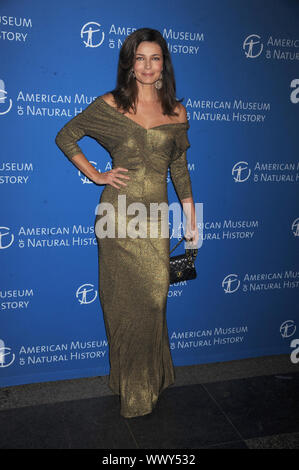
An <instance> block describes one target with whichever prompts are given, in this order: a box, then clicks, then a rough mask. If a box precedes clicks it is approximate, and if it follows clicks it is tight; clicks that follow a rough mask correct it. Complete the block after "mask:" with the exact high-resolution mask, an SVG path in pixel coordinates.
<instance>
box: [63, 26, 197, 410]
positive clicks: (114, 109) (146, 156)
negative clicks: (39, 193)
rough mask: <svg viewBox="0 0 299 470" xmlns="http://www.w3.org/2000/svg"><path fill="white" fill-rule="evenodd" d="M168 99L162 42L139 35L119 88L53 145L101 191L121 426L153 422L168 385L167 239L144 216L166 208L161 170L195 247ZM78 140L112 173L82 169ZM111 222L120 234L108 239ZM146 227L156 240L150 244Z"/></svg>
mask: <svg viewBox="0 0 299 470" xmlns="http://www.w3.org/2000/svg"><path fill="white" fill-rule="evenodd" d="M175 91H176V87H175V79H174V73H173V67H172V63H171V58H170V54H169V51H168V47H167V43H166V41H165V40H164V38H163V37H162V35H161V34H160V32H159V31H157V30H153V29H149V28H141V29H139V30H137V31H134V32H133V33H132V34H131V35H130V36H128V37H127V38H126V40H125V41H124V43H123V45H122V48H121V50H120V55H119V63H118V80H117V86H116V88H115V89H114V90H113V91H111V92H109V93H106V94H104V95H102V96H99V97H98V98H96V99H95V100H94V101H93V102H92V103H91V104H90V105H89V106H88V107H87V108H86V109H85V110H84V111H83V112H82V113H80V114H78V115H77V116H76V117H74V118H73V119H71V120H70V121H69V122H68V123H67V124H66V125H65V126H64V127H63V128H62V129H61V130H60V131H59V132H58V134H57V136H56V143H57V145H58V146H59V148H60V149H61V150H62V151H63V152H64V154H65V155H66V156H67V157H68V158H69V160H70V161H72V163H74V165H75V166H76V167H77V168H79V169H80V171H81V172H83V173H84V174H85V175H86V176H87V177H88V178H89V179H91V180H92V181H93V182H94V183H96V184H104V185H105V188H104V190H103V191H102V193H101V197H100V201H99V202H100V204H99V206H98V207H99V209H98V213H97V215H96V219H95V233H96V237H97V242H98V254H99V295H100V301H101V306H102V310H103V315H104V321H105V327H106V333H107V339H108V343H109V360H110V374H109V387H110V388H111V390H112V391H113V392H114V393H116V394H118V395H119V396H120V414H121V415H122V416H123V417H125V418H131V417H136V416H142V415H145V414H148V413H151V412H152V410H153V408H154V406H155V404H156V403H157V400H158V397H159V394H160V393H161V392H162V390H164V389H165V388H166V387H168V386H169V385H171V384H173V383H174V380H175V375H174V367H173V362H172V358H171V353H170V347H169V338H168V331H167V323H166V303H167V294H168V290H169V231H168V233H167V236H165V234H164V235H163V234H162V232H163V230H162V226H163V220H162V219H163V217H160V216H158V217H155V216H153V215H151V213H150V206H151V204H153V203H162V202H164V203H166V204H168V197H167V171H168V168H170V175H171V178H172V181H173V183H174V186H175V189H176V191H177V194H178V197H179V199H180V201H181V203H182V206H183V208H184V212H185V214H186V215H187V232H188V233H185V236H186V237H187V238H188V237H189V238H191V239H192V243H193V246H194V247H195V246H196V244H197V242H198V238H199V237H198V230H197V227H196V219H195V206H194V202H193V195H192V189H191V181H190V175H189V171H188V167H187V158H186V150H187V149H188V148H189V147H190V143H189V141H188V137H187V130H188V129H189V122H188V120H187V114H186V109H185V107H184V106H183V105H182V104H181V103H180V102H179V101H177V100H176V97H175ZM84 136H89V137H92V138H94V139H96V141H97V142H98V143H100V144H101V145H102V146H103V147H104V148H105V149H106V150H107V151H108V152H109V153H110V155H111V158H112V170H110V171H107V172H105V173H99V172H98V171H97V170H96V169H95V168H94V166H93V165H91V164H90V163H89V162H88V160H87V159H86V157H85V156H84V155H83V153H82V150H81V148H80V147H79V146H78V144H77V142H78V140H80V139H81V138H82V137H84ZM119 196H122V198H120V197H119ZM131 203H141V204H142V205H143V207H145V208H146V210H147V213H146V214H147V215H146V217H145V219H144V220H143V221H142V222H141V225H144V224H143V222H146V224H145V225H144V226H145V227H146V228H145V232H143V235H140V236H132V235H131V232H132V230H131V231H130V230H127V231H125V230H126V229H129V226H131V227H132V223H134V217H133V215H134V214H133V212H132V211H131V212H130V211H129V210H128V208H129V206H130V204H131ZM187 206H188V208H189V211H187V210H185V208H186V207H187ZM109 208H110V210H109ZM123 214H125V216H124V215H123ZM112 219H113V220H112ZM110 222H111V223H112V222H114V223H115V225H113V223H112V227H114V229H115V228H116V229H117V230H116V231H114V232H113V235H112V236H107V233H106V236H105V230H104V229H107V227H108V225H109V224H110ZM130 224H131V225H130ZM137 225H138V224H137ZM150 225H151V226H152V227H156V229H157V230H158V236H156V234H157V232H155V235H154V236H152V235H151V234H152V232H150V231H149V227H150ZM110 227H111V225H110ZM164 227H165V226H164ZM139 228H140V227H139ZM167 228H168V220H167Z"/></svg>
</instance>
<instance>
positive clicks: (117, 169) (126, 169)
mask: <svg viewBox="0 0 299 470" xmlns="http://www.w3.org/2000/svg"><path fill="white" fill-rule="evenodd" d="M115 170H116V171H129V170H128V168H122V167H121V166H118V167H116V168H115Z"/></svg>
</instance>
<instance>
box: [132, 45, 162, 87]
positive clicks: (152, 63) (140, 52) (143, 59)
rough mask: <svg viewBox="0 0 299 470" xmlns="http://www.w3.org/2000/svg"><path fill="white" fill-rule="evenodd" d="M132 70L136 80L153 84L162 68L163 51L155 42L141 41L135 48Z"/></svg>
mask: <svg viewBox="0 0 299 470" xmlns="http://www.w3.org/2000/svg"><path fill="white" fill-rule="evenodd" d="M133 70H134V72H135V76H136V80H138V81H140V82H141V83H143V84H149V85H152V84H154V82H155V81H157V80H158V79H159V78H160V75H161V72H162V70H163V53H162V49H161V46H159V44H157V43H156V42H149V41H143V42H141V43H140V44H139V46H138V47H137V50H136V55H135V63H134V67H133Z"/></svg>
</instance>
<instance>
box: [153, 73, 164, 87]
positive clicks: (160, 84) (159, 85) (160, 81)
mask: <svg viewBox="0 0 299 470" xmlns="http://www.w3.org/2000/svg"><path fill="white" fill-rule="evenodd" d="M162 86H163V81H162V73H161V75H160V78H158V80H157V81H156V82H155V88H156V89H157V90H161V88H162Z"/></svg>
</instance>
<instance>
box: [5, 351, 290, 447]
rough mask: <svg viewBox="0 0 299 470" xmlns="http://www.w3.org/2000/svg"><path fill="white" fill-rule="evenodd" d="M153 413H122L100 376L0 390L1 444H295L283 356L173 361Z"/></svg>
mask: <svg viewBox="0 0 299 470" xmlns="http://www.w3.org/2000/svg"><path fill="white" fill-rule="evenodd" d="M175 372H176V383H175V384H174V385H172V386H171V387H169V388H168V389H166V390H164V391H163V393H162V394H161V395H160V398H159V401H158V403H157V406H156V408H155V409H154V411H153V412H152V413H151V414H149V415H146V416H143V417H138V418H131V419H125V418H123V417H122V416H120V415H119V398H118V396H116V395H112V392H111V391H110V389H109V387H108V377H107V376H104V377H92V378H83V379H77V380H64V381H57V382H45V383H38V384H29V385H19V386H13V387H6V388H0V429H1V433H0V448H1V449H239V448H240V449H248V448H249V449H259V448H262V449H272V448H273V449H299V400H298V391H299V364H293V363H291V361H290V358H289V356H287V355H278V356H267V357H262V358H253V359H243V360H239V361H230V362H223V363H213V364H202V365H196V366H186V367H176V368H175Z"/></svg>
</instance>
